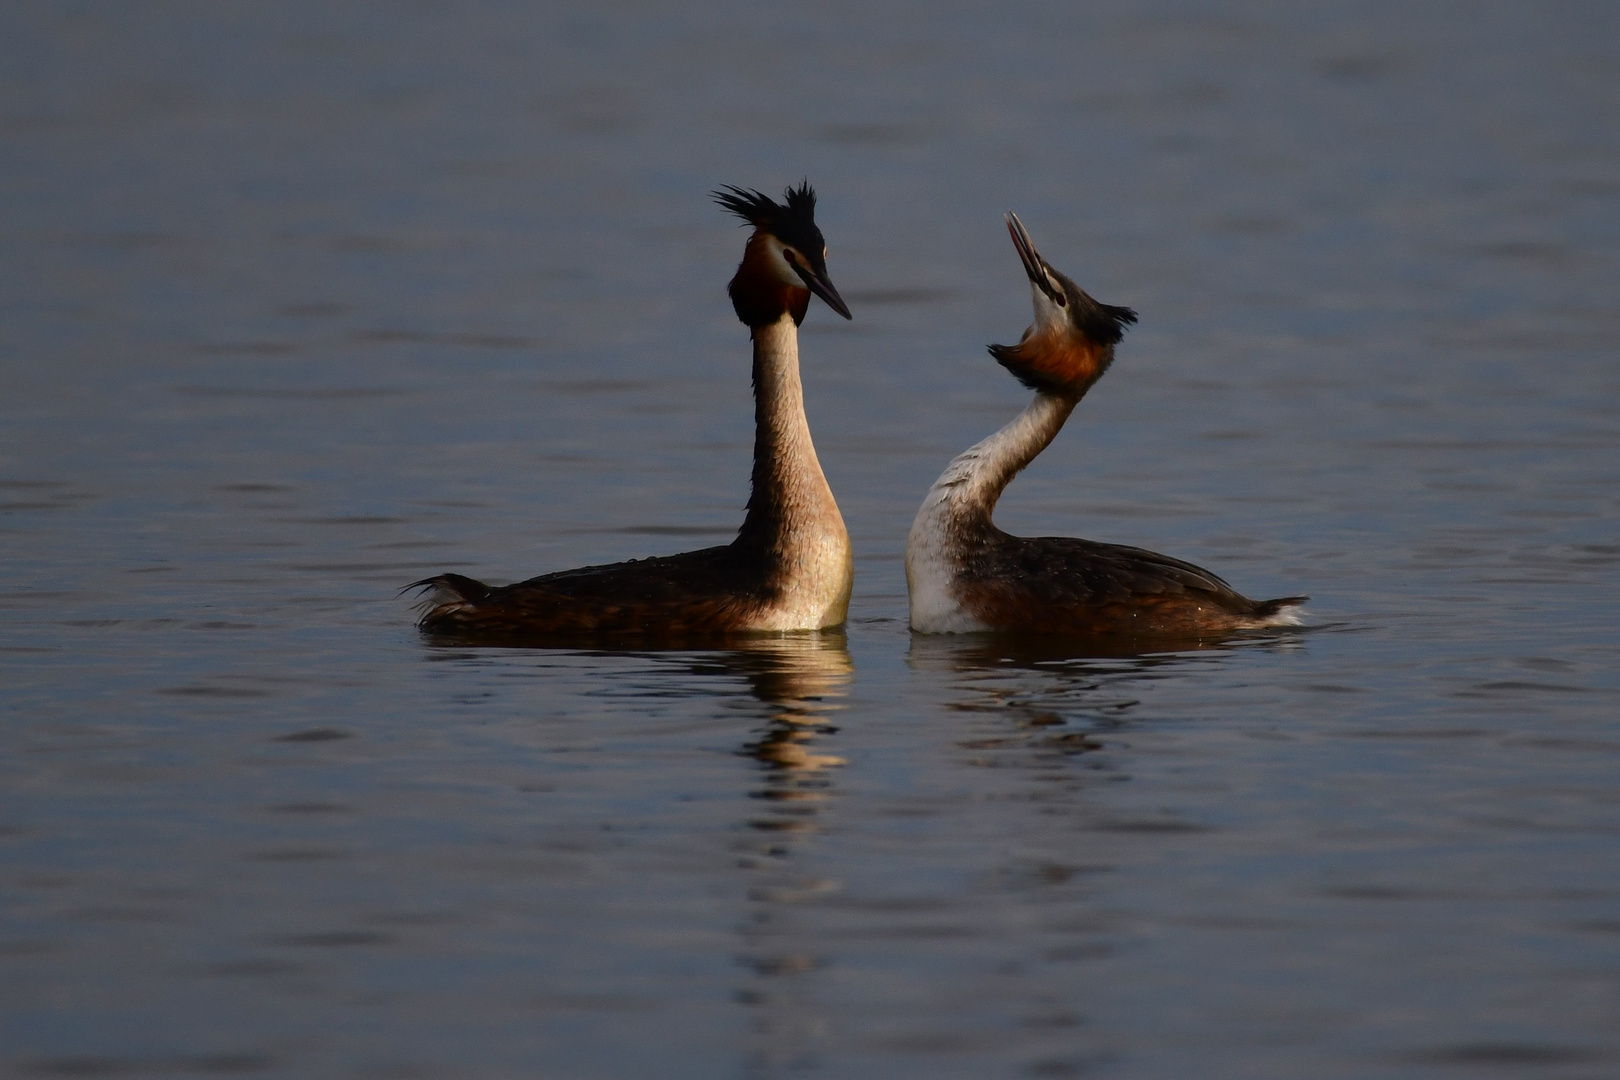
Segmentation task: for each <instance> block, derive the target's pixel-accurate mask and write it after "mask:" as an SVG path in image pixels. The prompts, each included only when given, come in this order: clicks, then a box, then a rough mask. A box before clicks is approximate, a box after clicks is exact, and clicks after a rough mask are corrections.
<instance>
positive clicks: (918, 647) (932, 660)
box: [907, 632, 1299, 755]
mask: <svg viewBox="0 0 1620 1080" xmlns="http://www.w3.org/2000/svg"><path fill="white" fill-rule="evenodd" d="M1298 644H1299V642H1298V634H1297V633H1289V632H1282V633H1269V634H1237V635H1227V636H1225V637H1217V638H1189V639H1186V640H1173V639H1172V640H1159V639H1155V640H1152V641H1151V642H1149V641H1136V640H1133V639H1130V638H1122V637H1105V638H1073V637H1048V636H1043V635H1028V636H1024V635H1012V634H968V635H959V636H945V635H921V634H918V635H913V637H912V639H911V650H910V652H909V653H908V655H907V663H908V665H909V666H910V667H911V669H912V670H913V671H915V672H918V673H927V674H930V675H948V676H954V679H952V682H951V685H952V689H953V690H955V691H957V693H956V694H955V695H954V698H953V700H951V701H949V702H948V703H947V705H946V707H947V708H949V709H951V710H952V711H955V712H984V713H992V714H995V715H997V716H998V717H1002V718H1005V724H1006V725H1007V726H1003V725H1001V724H998V731H997V732H995V733H986V737H985V738H984V739H980V740H977V741H976V742H974V743H973V744H970V745H969V744H964V745H967V748H969V749H995V748H1001V747H1009V748H1010V747H1015V746H1021V747H1025V748H1027V749H1033V750H1038V751H1045V752H1056V753H1061V754H1065V755H1072V754H1079V753H1086V752H1089V751H1094V750H1100V749H1102V748H1103V746H1104V743H1103V742H1101V741H1099V738H1098V737H1099V736H1102V735H1104V734H1106V733H1107V732H1109V731H1113V730H1117V729H1119V728H1122V727H1124V726H1126V725H1127V724H1128V722H1129V721H1130V719H1131V717H1132V715H1133V713H1134V712H1135V710H1136V708H1137V706H1138V705H1139V704H1140V701H1139V699H1138V698H1137V697H1136V693H1137V692H1139V691H1137V690H1135V689H1134V688H1139V687H1141V686H1142V685H1143V684H1145V683H1148V682H1153V681H1158V680H1161V679H1168V678H1173V677H1180V676H1184V675H1185V674H1186V673H1187V669H1189V668H1191V667H1194V666H1206V667H1207V666H1211V665H1216V664H1219V663H1221V662H1222V661H1224V660H1225V659H1226V658H1227V657H1228V656H1230V655H1231V654H1232V653H1233V652H1235V651H1236V650H1239V649H1249V648H1294V647H1298Z"/></svg>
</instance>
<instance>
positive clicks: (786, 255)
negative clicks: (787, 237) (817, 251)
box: [782, 248, 796, 266]
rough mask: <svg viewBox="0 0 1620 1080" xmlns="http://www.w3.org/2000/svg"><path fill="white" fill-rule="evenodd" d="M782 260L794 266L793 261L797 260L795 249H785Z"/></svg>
mask: <svg viewBox="0 0 1620 1080" xmlns="http://www.w3.org/2000/svg"><path fill="white" fill-rule="evenodd" d="M782 258H784V259H786V260H787V262H788V265H789V266H792V265H793V260H794V259H795V258H796V256H795V255H794V254H793V249H792V248H783V249H782Z"/></svg>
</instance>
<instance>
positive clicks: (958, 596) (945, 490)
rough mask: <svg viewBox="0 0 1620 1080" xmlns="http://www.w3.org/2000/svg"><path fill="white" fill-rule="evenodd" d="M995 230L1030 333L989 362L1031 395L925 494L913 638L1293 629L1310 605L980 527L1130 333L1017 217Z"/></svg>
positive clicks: (1170, 562)
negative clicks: (1009, 253)
mask: <svg viewBox="0 0 1620 1080" xmlns="http://www.w3.org/2000/svg"><path fill="white" fill-rule="evenodd" d="M1007 231H1008V232H1009V233H1011V234H1012V240H1013V245H1014V246H1015V247H1017V248H1018V257H1019V258H1020V259H1021V260H1022V261H1023V264H1024V272H1025V273H1026V274H1028V275H1029V282H1030V291H1031V292H1032V293H1033V294H1034V300H1035V322H1034V324H1033V325H1031V326H1030V328H1029V329H1027V330H1025V331H1024V336H1023V338H1022V339H1021V340H1020V341H1019V342H1018V344H1017V345H992V346H990V355H991V356H994V357H995V358H996V360H998V361H999V362H1000V363H1001V366H1002V367H1004V368H1006V369H1007V370H1008V371H1010V372H1012V373H1013V375H1015V376H1016V377H1017V378H1018V381H1019V382H1022V383H1023V384H1024V385H1025V386H1027V387H1029V388H1030V389H1032V390H1034V391H1035V400H1034V401H1033V402H1031V403H1030V405H1029V407H1028V408H1026V409H1025V410H1024V411H1023V412H1022V413H1021V414H1020V415H1019V416H1018V417H1017V418H1016V419H1014V420H1013V421H1012V422H1011V423H1010V424H1008V425H1007V426H1006V427H1004V428H1002V429H1001V430H1000V431H998V432H996V433H995V434H994V435H992V436H990V437H989V438H988V439H985V440H984V441H983V442H980V443H979V444H977V445H976V446H974V447H972V448H971V449H969V450H967V451H966V452H964V453H962V454H960V455H958V456H957V458H956V459H955V460H954V461H952V462H951V463H950V465H949V466H947V467H946V469H945V471H944V472H943V473H941V474H940V477H939V479H938V480H936V481H934V486H933V487H932V488H930V489H929V490H928V497H927V498H925V499H924V500H923V504H922V508H921V509H920V510H918V511H917V518H916V520H915V521H914V522H913V523H912V526H911V535H910V537H909V538H908V539H907V540H906V584H907V586H908V587H909V588H910V591H911V628H912V629H913V630H916V631H918V632H920V633H925V634H951V633H968V632H972V631H981V630H997V631H1010V632H1018V633H1036V634H1073V635H1082V636H1093V637H1103V636H1138V635H1143V636H1147V635H1153V636H1161V637H1163V636H1175V637H1199V636H1207V635H1209V634H1216V633H1222V632H1227V631H1232V630H1245V629H1255V628H1258V627H1265V626H1283V625H1294V624H1297V623H1298V621H1299V620H1298V618H1297V616H1296V615H1295V613H1294V611H1293V610H1292V609H1293V608H1294V607H1295V606H1296V605H1299V604H1302V603H1304V602H1305V601H1306V600H1307V599H1308V597H1304V596H1285V597H1283V598H1281V599H1278V600H1262V601H1254V600H1250V599H1248V598H1247V597H1244V596H1242V595H1241V594H1239V593H1238V592H1236V591H1235V590H1234V589H1233V588H1232V587H1231V586H1230V585H1228V584H1227V583H1226V582H1224V581H1222V580H1221V579H1220V578H1218V577H1216V576H1215V575H1214V574H1212V573H1210V572H1209V571H1208V570H1202V569H1200V568H1198V567H1196V566H1193V565H1192V564H1191V563H1184V562H1182V561H1181V560H1179V559H1172V558H1170V557H1169V556H1167V555H1158V554H1155V553H1154V552H1151V551H1144V550H1142V549H1141V548H1133V547H1122V546H1120V545H1118V544H1099V543H1097V542H1095V541H1092V540H1081V539H1078V538H1074V537H1066V536H1042V537H1021V536H1010V535H1008V534H1007V533H1004V532H1002V531H1001V530H1000V529H998V528H996V526H995V524H994V522H992V521H991V514H992V513H993V512H994V511H995V508H996V500H997V499H999V498H1000V497H1001V492H1002V490H1003V489H1005V488H1006V486H1007V484H1008V483H1009V482H1010V481H1011V480H1012V478H1013V477H1014V476H1016V475H1018V473H1019V471H1020V470H1022V469H1023V468H1024V466H1026V465H1028V464H1029V463H1030V462H1031V461H1033V460H1035V456H1036V455H1037V454H1039V453H1040V452H1041V451H1042V450H1045V449H1046V447H1047V445H1048V444H1050V443H1051V441H1052V440H1053V439H1054V438H1055V437H1056V436H1057V433H1058V431H1060V430H1061V429H1062V427H1063V422H1064V421H1065V420H1067V419H1068V418H1069V414H1070V413H1071V412H1073V411H1074V407H1075V405H1076V404H1078V403H1079V401H1080V399H1081V398H1082V397H1084V396H1085V393H1086V391H1087V390H1089V389H1091V385H1092V384H1093V383H1095V382H1096V381H1097V380H1098V379H1099V378H1101V377H1102V373H1103V372H1104V371H1107V370H1108V365H1109V364H1111V363H1112V362H1113V360H1114V345H1115V344H1116V343H1117V342H1118V341H1119V339H1120V338H1121V337H1122V336H1123V335H1124V330H1125V327H1126V326H1127V325H1129V324H1131V323H1134V322H1135V321H1136V312H1134V311H1132V310H1131V309H1130V308H1125V307H1112V306H1110V305H1108V304H1099V303H1098V302H1097V301H1096V300H1094V299H1092V298H1091V297H1090V296H1089V295H1087V294H1086V291H1085V290H1084V289H1082V288H1080V286H1078V285H1076V284H1075V283H1074V282H1073V281H1071V280H1069V278H1067V277H1065V276H1064V275H1062V274H1060V273H1058V272H1057V271H1056V270H1054V269H1052V267H1051V265H1050V264H1049V263H1048V262H1047V261H1046V260H1045V259H1043V258H1041V256H1040V254H1039V253H1038V252H1037V251H1036V250H1035V245H1034V244H1033V243H1032V242H1031V241H1030V238H1029V233H1028V232H1026V231H1025V229H1024V225H1023V223H1022V222H1021V221H1019V220H1018V216H1017V215H1016V214H1012V213H1008V215H1007Z"/></svg>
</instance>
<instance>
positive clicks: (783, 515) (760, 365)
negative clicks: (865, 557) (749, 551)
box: [737, 312, 853, 625]
mask: <svg viewBox="0 0 1620 1080" xmlns="http://www.w3.org/2000/svg"><path fill="white" fill-rule="evenodd" d="M752 330H753V339H754V474H753V492H752V494H751V495H750V496H749V499H748V514H747V517H746V518H745V519H744V520H743V524H742V529H741V530H740V531H739V532H738V534H737V543H738V544H741V545H752V546H756V547H758V548H759V549H761V550H763V552H764V553H765V555H766V558H767V560H768V562H769V563H771V564H773V574H772V576H773V577H774V578H776V579H777V581H778V584H779V588H781V589H782V591H783V592H784V594H795V596H784V599H786V600H789V601H790V602H793V603H795V604H799V605H803V606H807V607H811V608H814V607H816V606H817V605H824V606H827V607H828V609H829V615H831V614H836V616H837V617H836V618H835V619H832V621H831V622H827V623H823V624H822V625H834V624H836V623H837V622H842V621H843V614H844V608H845V607H846V606H847V604H848V599H849V586H850V582H851V580H852V578H853V565H852V559H851V553H850V548H849V533H848V531H847V530H846V529H845V528H844V519H843V516H842V515H840V514H839V512H838V503H837V502H836V501H835V500H834V499H833V493H832V489H831V488H830V487H828V486H827V478H826V476H825V475H824V474H823V473H822V471H821V462H820V460H819V459H818V458H817V457H816V447H815V443H813V442H812V441H811V439H810V424H809V422H808V421H807V420H806V419H805V415H804V387H803V384H802V383H801V382H800V381H799V331H798V327H797V326H796V325H795V323H794V320H793V316H792V314H791V313H790V312H783V313H782V315H781V317H780V318H778V319H777V320H776V321H775V322H772V323H767V324H765V325H762V326H755V327H753V328H752ZM833 609H836V611H834V610H833Z"/></svg>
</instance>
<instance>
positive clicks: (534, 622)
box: [407, 182, 854, 641]
mask: <svg viewBox="0 0 1620 1080" xmlns="http://www.w3.org/2000/svg"><path fill="white" fill-rule="evenodd" d="M714 197H715V200H716V201H717V202H718V203H720V205H721V206H723V207H725V208H726V209H727V210H729V211H731V212H732V213H734V214H736V215H737V216H738V217H740V218H742V219H743V220H744V222H746V223H747V224H749V225H751V226H753V232H752V233H751V234H750V235H749V238H748V241H747V244H746V246H745V247H744V249H743V258H742V262H741V264H740V265H739V266H738V267H737V273H736V275H735V276H734V277H733V278H732V279H731V285H730V288H729V292H730V295H731V301H732V306H733V307H734V308H735V309H736V312H737V317H738V318H739V319H741V320H742V321H743V323H744V324H745V325H747V326H748V328H749V331H750V337H751V338H752V340H753V350H754V364H753V380H754V471H753V478H752V485H753V489H752V494H751V495H750V496H749V499H748V507H747V513H746V515H745V517H744V520H743V523H742V527H741V529H740V530H739V531H738V533H737V538H736V539H735V540H733V541H732V542H731V543H730V544H726V545H724V546H721V547H713V548H705V549H703V550H701V551H688V552H685V553H683V554H680V555H665V556H659V557H656V558H650V559H639V560H638V559H632V560H631V561H629V562H622V563H612V564H609V565H604V566H586V567H581V568H580V569H578V570H564V571H561V572H559V573H554V574H546V575H543V576H541V577H536V578H530V579H529V580H527V581H520V582H518V583H517V584H515V585H503V586H498V587H492V586H489V585H485V584H484V583H483V582H480V581H474V580H473V579H471V578H468V577H463V576H462V575H460V574H440V575H438V576H436V577H431V578H425V579H423V580H422V581H418V582H415V583H413V584H412V585H409V586H407V588H424V589H427V590H429V591H430V594H429V596H428V598H427V599H426V600H425V601H424V603H423V608H424V612H423V615H422V618H421V621H420V624H419V625H420V626H421V627H422V628H423V629H424V630H428V631H431V632H434V633H438V634H447V635H453V636H458V637H466V638H483V639H493V640H507V639H516V640H521V639H527V640H535V641H544V640H559V641H567V640H583V639H598V640H600V639H621V638H622V639H633V640H638V641H645V640H648V639H677V638H701V637H706V636H713V635H724V634H731V633H746V632H751V631H790V630H818V629H825V628H828V627H833V626H838V625H839V624H841V623H842V622H843V621H844V617H845V613H846V612H847V610H848V608H849V592H850V584H851V582H852V580H853V576H854V570H853V561H852V558H851V554H850V547H849V534H848V532H847V531H846V530H845V528H844V519H843V517H842V516H841V515H840V514H839V512H838V504H837V502H835V501H834V499H833V494H832V491H831V489H829V488H828V486H827V480H826V477H825V476H824V475H823V474H822V471H821V464H820V462H819V461H818V460H817V458H816V448H815V445H814V443H812V442H811V439H810V427H809V424H808V423H807V422H806V420H805V415H804V391H803V387H802V385H801V383H800V381H799V336H798V326H799V324H800V323H801V322H803V321H804V317H805V312H806V311H807V310H808V308H809V305H810V294H811V293H814V294H815V295H817V296H819V297H821V298H822V300H824V301H825V302H826V303H827V306H829V307H831V308H832V309H833V310H834V311H836V312H837V313H838V314H840V315H842V316H843V317H844V318H846V319H847V318H849V317H850V314H849V308H848V307H846V306H845V304H844V301H843V299H842V298H841V297H840V296H839V295H838V290H837V289H835V288H833V284H832V281H831V279H830V278H829V277H828V276H827V246H826V243H825V241H823V239H822V236H821V230H820V229H818V228H817V227H816V222H815V207H816V196H815V192H814V191H812V190H811V189H810V185H809V183H808V182H806V183H802V184H800V185H799V186H798V187H797V188H791V187H790V188H788V189H787V192H786V197H785V200H784V201H783V202H780V203H779V202H776V201H775V200H774V199H772V198H770V197H769V196H767V195H763V194H761V193H760V192H758V191H748V190H745V189H743V188H736V187H727V188H726V189H725V190H723V191H717V192H715V193H714Z"/></svg>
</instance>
